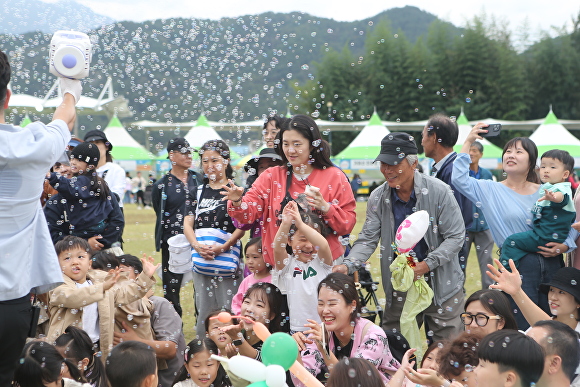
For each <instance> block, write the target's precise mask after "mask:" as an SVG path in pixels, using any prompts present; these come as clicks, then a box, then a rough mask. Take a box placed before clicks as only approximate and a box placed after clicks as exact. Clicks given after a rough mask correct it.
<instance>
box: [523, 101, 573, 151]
mask: <svg viewBox="0 0 580 387" xmlns="http://www.w3.org/2000/svg"><path fill="white" fill-rule="evenodd" d="M530 140H532V141H533V142H535V143H536V145H537V146H538V148H540V147H541V146H550V147H551V148H550V149H554V148H558V149H562V150H568V149H567V148H570V147H574V149H575V147H578V149H577V150H575V154H572V156H580V140H578V139H577V138H576V137H575V136H574V135H572V133H570V132H568V130H566V128H565V127H564V126H563V125H561V124H560V123H559V122H558V118H557V117H556V115H555V114H554V112H553V111H552V110H550V112H549V113H548V115H547V116H546V119H545V120H544V123H543V124H542V125H540V126H539V127H538V129H536V131H535V132H534V133H533V134H532V135H531V136H530ZM568 152H570V150H568Z"/></svg>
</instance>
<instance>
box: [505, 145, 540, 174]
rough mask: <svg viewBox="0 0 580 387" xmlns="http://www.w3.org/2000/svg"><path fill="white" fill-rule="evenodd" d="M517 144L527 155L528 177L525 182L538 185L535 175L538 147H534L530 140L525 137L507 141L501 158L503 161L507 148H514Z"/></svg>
mask: <svg viewBox="0 0 580 387" xmlns="http://www.w3.org/2000/svg"><path fill="white" fill-rule="evenodd" d="M518 142H519V143H520V144H521V145H522V148H524V150H525V151H526V152H527V153H528V157H529V159H528V175H527V177H526V180H527V181H529V182H530V183H536V184H540V183H541V181H540V178H539V177H538V174H537V173H536V161H537V160H538V147H537V146H536V144H535V143H534V142H533V141H532V140H530V139H529V138H527V137H514V138H512V139H511V140H509V141H508V142H507V143H506V144H505V146H504V147H503V152H502V153H501V158H502V160H503V156H504V155H505V152H506V151H507V150H508V149H509V148H515V146H516V145H517V144H518Z"/></svg>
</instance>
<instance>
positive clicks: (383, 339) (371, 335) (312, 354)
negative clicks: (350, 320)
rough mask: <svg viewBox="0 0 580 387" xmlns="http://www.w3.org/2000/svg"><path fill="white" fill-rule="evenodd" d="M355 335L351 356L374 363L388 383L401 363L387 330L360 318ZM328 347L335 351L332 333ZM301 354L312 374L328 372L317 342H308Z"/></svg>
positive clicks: (296, 380) (298, 383)
mask: <svg viewBox="0 0 580 387" xmlns="http://www.w3.org/2000/svg"><path fill="white" fill-rule="evenodd" d="M367 324H370V325H369V326H368V328H367V329H366V332H365V334H364V337H363V331H365V329H364V328H365V326H366V325H367ZM353 336H354V338H353V343H352V352H351V353H350V357H356V358H360V359H365V360H368V361H369V362H370V363H372V364H374V366H375V367H376V368H377V370H378V371H379V374H380V375H381V378H382V379H383V382H384V383H385V384H386V383H387V382H388V381H389V380H390V379H391V375H393V374H394V373H395V372H396V371H397V369H398V368H399V367H400V364H399V362H398V361H397V360H396V359H395V358H394V357H393V355H392V354H391V350H390V349H389V343H388V341H387V335H386V334H385V332H384V331H383V330H382V329H381V328H380V327H378V326H377V325H375V324H373V323H372V322H371V321H369V320H367V319H364V318H358V319H357V320H356V324H355V326H354V335H353ZM328 347H329V350H330V352H333V351H334V348H335V345H334V340H333V337H332V335H331V337H330V339H329V341H328ZM300 356H301V357H302V364H303V365H304V367H305V368H306V369H307V370H308V372H310V373H311V374H313V375H315V376H316V375H318V374H320V373H321V372H327V371H325V369H326V365H325V363H324V360H323V357H322V354H321V353H320V352H319V351H318V347H317V346H316V343H312V344H308V345H307V346H306V350H304V351H302V352H301V353H300ZM292 379H293V381H294V385H295V386H302V384H301V383H300V382H299V381H298V379H296V378H294V377H293V378H292Z"/></svg>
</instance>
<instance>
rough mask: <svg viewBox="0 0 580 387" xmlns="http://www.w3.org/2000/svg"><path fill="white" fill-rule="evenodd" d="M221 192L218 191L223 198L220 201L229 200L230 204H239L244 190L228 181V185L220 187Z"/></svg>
mask: <svg viewBox="0 0 580 387" xmlns="http://www.w3.org/2000/svg"><path fill="white" fill-rule="evenodd" d="M222 188H223V189H224V190H223V191H220V194H222V195H223V196H224V197H223V198H222V200H231V201H232V203H234V204H235V203H239V202H240V201H241V200H242V196H244V189H243V188H242V187H238V186H236V184H235V183H234V181H233V180H228V184H225V185H222Z"/></svg>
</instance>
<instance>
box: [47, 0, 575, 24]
mask: <svg viewBox="0 0 580 387" xmlns="http://www.w3.org/2000/svg"><path fill="white" fill-rule="evenodd" d="M43 1H46V2H55V1H57V0H43ZM77 1H78V2H79V3H82V4H84V5H86V6H88V7H90V8H91V9H93V10H94V11H95V12H97V13H99V14H102V15H106V16H109V17H112V18H113V19H115V20H118V21H121V20H133V21H144V20H152V19H159V18H170V17H194V18H203V19H214V20H217V19H219V18H221V17H234V16H243V15H248V14H258V13H262V12H267V11H273V12H292V11H301V12H306V13H309V14H312V15H314V16H320V17H327V18H332V19H335V20H340V21H353V20H361V19H366V18H369V17H372V16H375V15H377V14H378V13H380V12H382V11H385V10H387V9H390V8H394V7H403V6H405V5H414V6H417V7H419V8H421V9H423V10H425V11H427V12H430V13H433V14H435V15H437V16H438V17H439V18H441V19H444V20H447V21H450V22H452V23H453V24H455V25H457V26H462V25H464V24H465V21H466V20H468V19H470V18H472V17H473V16H474V15H477V14H481V13H482V12H486V13H487V14H488V15H489V14H493V15H495V16H496V17H498V18H501V20H504V21H506V22H509V24H510V27H511V28H513V29H515V28H516V27H517V26H519V25H521V24H522V23H523V21H524V19H526V18H527V19H528V22H529V24H530V27H532V29H533V31H534V32H537V31H539V30H540V29H542V30H550V29H551V27H552V26H557V27H561V26H563V25H564V23H567V26H568V28H569V29H570V28H571V22H570V19H571V16H573V15H578V12H579V11H580V2H578V0H549V1H547V0H486V1H484V0H464V1H458V0H407V1H389V0H387V1H385V0H354V1H345V0H342V1H341V0H314V1H313V0H293V1H283V0H282V1H280V0H248V1H243V0H213V1H212V0H209V1H208V0H193V1H186V0H77Z"/></svg>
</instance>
